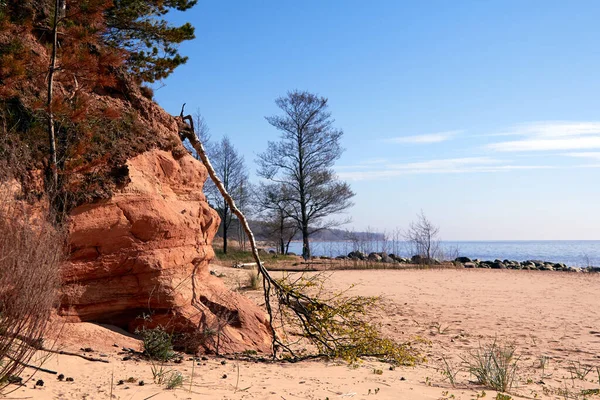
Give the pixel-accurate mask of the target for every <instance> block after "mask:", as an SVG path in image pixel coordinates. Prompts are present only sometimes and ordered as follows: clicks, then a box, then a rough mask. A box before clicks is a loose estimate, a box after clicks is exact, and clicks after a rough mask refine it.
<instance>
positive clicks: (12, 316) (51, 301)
mask: <svg viewBox="0 0 600 400" xmlns="http://www.w3.org/2000/svg"><path fill="white" fill-rule="evenodd" d="M9 182H10V181H9ZM15 193H16V190H15V186H14V185H12V186H11V184H9V183H6V182H4V183H0V232H1V234H0V359H1V360H2V363H0V388H3V387H5V386H6V385H7V384H8V381H9V378H11V377H13V376H17V375H19V374H20V373H21V372H22V370H23V368H24V363H27V362H28V361H29V360H30V359H31V357H32V356H33V354H34V353H35V351H36V349H37V348H40V347H41V346H42V342H43V335H44V331H45V328H46V324H47V322H48V319H49V317H50V313H51V311H52V309H53V308H54V306H55V305H56V302H57V299H58V286H59V282H60V276H59V271H60V270H59V264H60V261H61V260H62V258H63V255H64V243H65V236H64V233H63V232H61V231H60V230H57V229H56V228H55V227H54V226H53V225H52V223H50V222H48V221H50V219H49V218H48V215H47V213H44V212H40V211H39V210H38V211H37V212H36V211H35V210H34V209H33V208H31V207H29V206H26V205H24V204H23V203H22V202H19V201H17V200H16V199H15Z"/></svg>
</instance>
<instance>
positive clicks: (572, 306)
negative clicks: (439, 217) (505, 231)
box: [9, 266, 600, 400]
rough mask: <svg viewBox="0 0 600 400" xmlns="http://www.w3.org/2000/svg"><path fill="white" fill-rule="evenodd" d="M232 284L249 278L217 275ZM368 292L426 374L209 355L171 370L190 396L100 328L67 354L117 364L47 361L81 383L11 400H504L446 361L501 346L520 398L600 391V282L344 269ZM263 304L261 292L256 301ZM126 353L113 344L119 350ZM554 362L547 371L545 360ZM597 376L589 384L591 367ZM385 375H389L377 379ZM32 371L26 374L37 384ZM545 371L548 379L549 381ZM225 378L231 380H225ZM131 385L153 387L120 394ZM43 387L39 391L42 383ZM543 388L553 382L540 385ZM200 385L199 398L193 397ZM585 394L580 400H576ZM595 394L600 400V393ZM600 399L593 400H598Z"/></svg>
mask: <svg viewBox="0 0 600 400" xmlns="http://www.w3.org/2000/svg"><path fill="white" fill-rule="evenodd" d="M211 268H212V269H215V270H217V271H218V272H222V273H223V274H224V279H225V281H226V282H228V283H229V284H230V285H231V286H232V287H235V286H236V285H237V284H238V282H241V281H243V280H244V279H246V274H247V271H241V270H236V269H232V268H225V267H218V266H211ZM353 283H355V284H358V286H357V287H355V288H354V289H353V293H354V294H362V295H376V296H383V298H384V299H383V304H384V308H383V311H381V315H378V317H381V321H382V323H383V330H384V332H385V334H386V335H389V336H391V337H393V338H395V339H397V340H400V341H405V340H411V339H414V338H415V337H417V336H420V337H423V338H426V339H428V341H430V342H431V344H430V345H422V346H421V348H422V350H423V352H424V353H425V354H426V356H427V359H428V361H427V362H426V363H424V364H421V365H418V366H417V367H414V368H413V367H398V368H396V369H395V370H389V368H388V367H389V366H387V365H385V364H382V363H380V362H377V361H373V360H367V361H365V362H363V363H362V364H361V365H359V366H358V367H356V368H355V367H350V366H348V365H346V364H344V363H339V362H325V361H311V362H302V363H297V364H286V363H276V364H264V363H252V362H241V361H240V362H237V361H230V360H227V361H226V362H225V364H222V363H221V361H222V360H221V359H216V358H213V357H211V358H209V359H208V360H206V361H201V363H200V364H201V365H195V366H194V374H193V381H192V380H191V376H192V364H193V361H191V360H190V359H189V357H186V358H185V359H184V361H183V363H182V364H179V365H175V364H171V365H169V368H173V369H174V370H178V371H180V372H181V373H182V374H183V376H184V377H185V380H184V384H183V387H181V388H179V389H175V390H166V389H164V388H162V387H160V386H158V385H156V384H155V383H154V382H153V381H152V373H151V364H150V363H148V362H146V361H131V360H130V361H123V360H122V358H123V355H119V354H118V352H119V351H120V350H121V349H120V347H122V346H124V347H135V346H137V348H139V342H137V341H136V340H135V339H133V338H130V337H127V336H123V335H120V334H118V333H115V332H112V331H110V330H107V329H104V328H102V327H99V326H96V325H91V324H78V325H77V326H66V327H65V330H64V332H63V343H62V344H61V347H62V348H64V349H67V350H78V349H79V348H80V347H92V348H94V350H95V351H94V353H93V354H91V355H95V356H99V355H100V354H101V353H103V354H105V355H106V356H107V357H106V359H108V360H109V361H110V362H109V363H107V364H105V363H98V362H90V361H86V360H83V359H81V358H79V357H73V356H65V355H52V356H51V357H50V358H49V359H48V360H47V361H46V362H45V364H44V367H45V368H49V369H53V370H56V371H58V372H59V373H62V374H64V375H65V376H66V377H73V379H74V382H59V381H58V380H57V379H56V376H53V375H49V374H46V373H42V372H38V373H36V374H35V377H34V378H33V379H32V380H30V381H29V382H27V384H26V386H24V387H21V388H18V389H17V390H15V391H14V392H13V393H12V394H10V395H9V398H13V399H52V398H58V399H62V398H64V399H108V398H110V392H111V380H112V382H113V384H112V395H113V398H115V399H131V400H135V399H139V400H141V399H148V398H152V399H155V400H159V399H286V400H291V399H326V398H329V399H332V400H333V399H346V398H352V399H371V398H373V399H450V398H456V399H476V398H480V397H477V396H482V395H483V393H482V391H485V398H491V399H494V398H495V397H496V392H494V391H492V390H488V389H486V388H483V387H480V386H478V385H477V384H475V383H472V382H470V380H472V379H473V378H472V377H470V376H469V374H468V373H467V372H459V373H458V375H457V378H456V379H457V383H456V386H455V387H453V386H452V385H451V384H450V382H448V380H447V379H446V378H445V377H444V376H443V375H442V374H441V370H440V367H441V365H442V356H444V357H445V358H446V359H447V360H449V362H450V363H451V364H453V365H457V366H459V367H460V361H461V357H465V356H466V355H467V354H468V352H469V351H473V350H475V349H477V348H478V347H479V346H480V345H482V344H486V343H490V342H491V341H493V340H494V339H496V340H497V341H498V342H500V343H506V342H512V343H514V344H515V345H516V349H517V353H518V355H519V356H520V359H519V362H518V365H519V370H518V372H517V382H516V384H515V387H513V389H512V390H511V395H512V397H513V398H514V399H520V398H524V399H525V398H527V399H533V398H538V399H539V398H542V399H565V398H569V399H574V398H580V399H583V398H584V397H583V396H581V389H583V388H588V389H589V388H598V387H600V382H598V380H599V379H600V377H599V376H598V373H597V371H596V369H595V368H596V367H600V311H599V308H600V307H598V296H600V274H594V275H592V274H576V273H562V272H540V271H496V270H402V271H395V270H386V271H371V270H369V271H366V270H363V271H336V272H334V273H332V274H331V278H330V284H331V286H332V289H336V290H341V289H345V288H347V287H348V286H349V285H351V284H353ZM246 293H247V294H248V296H249V297H251V298H253V299H254V300H255V301H257V302H258V303H259V304H260V300H261V292H259V291H249V292H246ZM115 343H116V344H118V345H119V346H120V347H119V348H117V347H113V344H115ZM543 357H545V358H547V360H548V361H547V362H546V365H545V368H544V370H543V371H542V369H541V368H540V360H541V359H542V358H543ZM584 365H585V366H590V367H594V369H593V370H592V371H591V372H589V373H588V374H587V376H586V377H585V379H583V380H582V379H579V378H577V376H576V374H577V372H581V371H583V369H582V368H583V366H584ZM376 369H380V370H382V371H383V373H382V374H381V375H378V374H375V373H374V370H376ZM30 372H31V370H27V371H26V375H29V373H30ZM542 373H544V376H543V377H542ZM225 375H226V376H225ZM129 377H132V378H135V379H136V380H137V381H139V380H143V381H144V382H145V385H144V386H138V384H137V383H125V384H122V385H117V383H118V381H119V380H127V379H128V378H129ZM37 379H43V380H44V386H43V387H39V388H34V384H35V380H37ZM542 382H543V383H542ZM190 383H191V391H190ZM576 396H577V397H576ZM594 397H597V398H600V396H598V395H596V396H594ZM594 397H592V398H594Z"/></svg>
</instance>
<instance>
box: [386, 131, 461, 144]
mask: <svg viewBox="0 0 600 400" xmlns="http://www.w3.org/2000/svg"><path fill="white" fill-rule="evenodd" d="M461 132H462V131H460V130H456V131H444V132H437V133H429V134H426V135H414V136H397V137H393V138H389V139H386V140H385V141H386V142H389V143H412V144H429V143H440V142H445V141H447V140H450V139H452V138H453V137H454V136H456V135H458V134H460V133H461Z"/></svg>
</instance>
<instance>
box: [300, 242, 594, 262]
mask: <svg viewBox="0 0 600 400" xmlns="http://www.w3.org/2000/svg"><path fill="white" fill-rule="evenodd" d="M441 247H442V250H443V252H444V253H445V254H447V256H446V257H447V258H454V257H455V256H456V255H459V256H465V257H469V258H472V259H473V258H478V259H480V260H495V259H497V258H498V259H501V260H505V259H509V260H516V261H525V260H543V261H550V262H555V263H564V264H567V265H569V266H575V267H585V266H588V265H595V266H600V240H544V241H537V240H534V241H478V242H450V241H447V242H442V243H441ZM353 250H361V251H364V252H366V253H369V252H372V251H375V252H381V251H386V252H388V253H395V254H398V255H400V256H403V257H408V256H410V255H411V254H410V253H411V252H410V251H409V247H408V246H407V244H406V243H404V242H397V241H372V242H362V243H358V244H357V243H352V242H312V243H311V252H312V253H313V255H315V256H330V257H335V256H339V255H347V254H348V253H349V252H351V251H353ZM290 251H292V252H294V253H297V254H301V253H302V243H301V242H292V243H291V244H290Z"/></svg>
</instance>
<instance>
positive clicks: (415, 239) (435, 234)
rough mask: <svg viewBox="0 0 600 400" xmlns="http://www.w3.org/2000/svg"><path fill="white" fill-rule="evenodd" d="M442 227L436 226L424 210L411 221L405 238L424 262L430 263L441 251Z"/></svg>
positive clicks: (414, 252)
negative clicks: (440, 235)
mask: <svg viewBox="0 0 600 400" xmlns="http://www.w3.org/2000/svg"><path fill="white" fill-rule="evenodd" d="M439 233H440V228H439V227H437V226H435V225H434V224H433V223H432V222H431V221H430V220H429V219H428V218H427V217H426V216H425V213H424V212H423V210H421V213H420V214H417V220H416V221H414V222H411V223H410V225H409V226H408V230H407V231H406V233H405V239H406V241H407V242H408V244H409V246H411V250H412V252H413V254H414V255H418V256H420V257H421V259H422V261H423V262H424V263H427V264H430V263H431V262H432V261H433V260H434V259H436V258H438V257H439V255H440V252H441V248H440V240H439Z"/></svg>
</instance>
